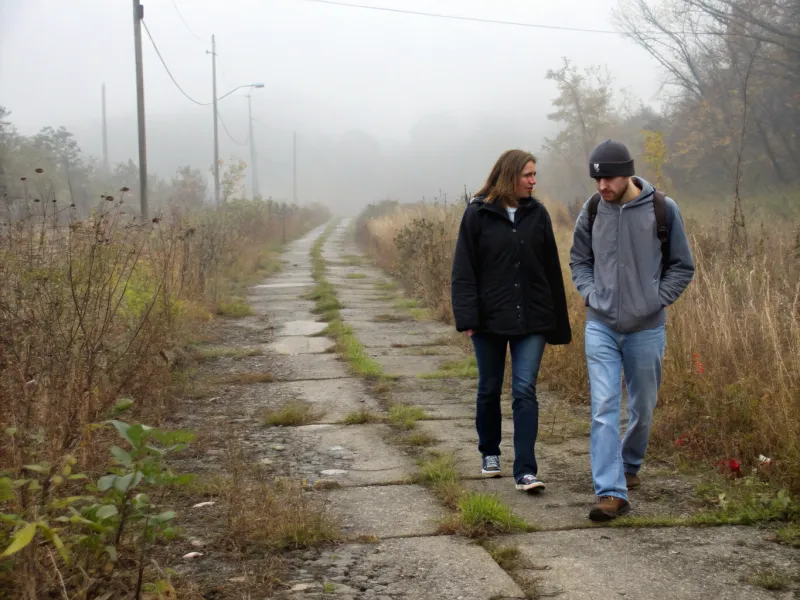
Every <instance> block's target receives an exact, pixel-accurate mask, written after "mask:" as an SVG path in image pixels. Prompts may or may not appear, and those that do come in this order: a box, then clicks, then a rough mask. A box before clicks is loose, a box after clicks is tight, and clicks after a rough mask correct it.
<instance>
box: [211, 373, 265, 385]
mask: <svg viewBox="0 0 800 600" xmlns="http://www.w3.org/2000/svg"><path fill="white" fill-rule="evenodd" d="M273 381H275V376H274V375H273V374H272V373H256V372H248V373H236V374H235V375H230V376H228V377H226V378H224V379H223V380H222V383H227V384H228V385H250V384H252V383H272V382H273Z"/></svg>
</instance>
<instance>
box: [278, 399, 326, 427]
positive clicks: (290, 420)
mask: <svg viewBox="0 0 800 600" xmlns="http://www.w3.org/2000/svg"><path fill="white" fill-rule="evenodd" d="M321 418H322V413H321V412H319V411H315V410H314V409H313V407H312V406H311V404H309V403H308V402H300V401H292V402H289V403H288V404H286V405H285V406H283V407H281V408H278V409H268V410H266V411H265V412H264V424H265V425H267V426H270V427H297V426H299V425H308V424H309V423H313V422H314V421H318V420H319V419H321Z"/></svg>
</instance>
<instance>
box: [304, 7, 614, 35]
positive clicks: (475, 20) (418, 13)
mask: <svg viewBox="0 0 800 600" xmlns="http://www.w3.org/2000/svg"><path fill="white" fill-rule="evenodd" d="M306 1H307V2H317V3H319V4H329V5H332V6H346V7H348V8H363V9H366V10H378V11H382V12H389V13H400V14H404V15H415V16H418V17H435V18H437V19H452V20H455V21H471V22H473V23H491V24H493V25H513V26H516V27H532V28H534V29H556V30H559V31H579V32H582V33H602V34H607V35H624V34H623V33H621V32H619V31H613V30H610V29H581V28H580V27H562V26H559V25H540V24H536V23H520V22H518V21H498V20H495V19H481V18H479V17H462V16H459V15H443V14H439V13H429V12H422V11H416V10H406V9H402V8H388V7H385V6H366V5H364V4H349V3H347V2H336V1H334V0H306Z"/></svg>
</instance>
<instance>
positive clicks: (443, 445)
mask: <svg viewBox="0 0 800 600" xmlns="http://www.w3.org/2000/svg"><path fill="white" fill-rule="evenodd" d="M511 427H512V425H511V424H510V423H509V422H508V420H504V421H503V439H502V441H501V443H500V452H501V454H502V458H501V464H502V466H503V472H504V473H507V474H510V473H511V463H512V461H513V456H514V445H513V442H512V439H513V433H512V429H511ZM417 428H418V429H419V430H420V431H421V432H423V433H427V434H429V435H432V436H435V437H436V439H438V440H439V444H438V445H437V446H436V450H437V451H440V452H445V453H452V454H453V457H454V459H455V464H456V468H457V469H458V472H459V473H460V474H461V476H462V477H468V478H472V477H476V476H479V475H480V462H481V458H480V457H481V455H480V453H479V452H478V434H477V432H476V431H475V421H474V420H473V419H469V420H468V419H463V420H452V421H419V422H418V423H417Z"/></svg>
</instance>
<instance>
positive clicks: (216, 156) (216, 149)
mask: <svg viewBox="0 0 800 600" xmlns="http://www.w3.org/2000/svg"><path fill="white" fill-rule="evenodd" d="M214 64H215V65H216V63H214ZM263 87H264V84H263V83H248V84H245V85H240V86H237V87H235V88H233V89H232V90H231V91H230V92H228V93H227V94H223V95H222V96H220V97H219V98H217V97H216V96H217V80H216V71H215V73H214V200H215V201H216V203H217V206H219V135H218V133H217V121H218V119H219V116H218V113H217V102H218V101H220V100H222V99H224V98H227V97H228V96H230V95H231V94H233V93H234V92H235V91H237V90H241V89H242V88H263ZM248 98H249V96H248ZM252 131H253V123H252V115H251V121H250V135H251V138H250V160H252V159H253V152H254V146H253V140H252Z"/></svg>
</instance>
